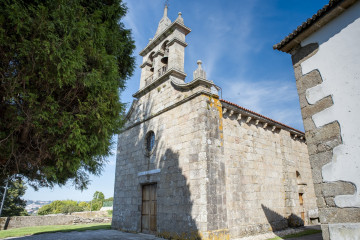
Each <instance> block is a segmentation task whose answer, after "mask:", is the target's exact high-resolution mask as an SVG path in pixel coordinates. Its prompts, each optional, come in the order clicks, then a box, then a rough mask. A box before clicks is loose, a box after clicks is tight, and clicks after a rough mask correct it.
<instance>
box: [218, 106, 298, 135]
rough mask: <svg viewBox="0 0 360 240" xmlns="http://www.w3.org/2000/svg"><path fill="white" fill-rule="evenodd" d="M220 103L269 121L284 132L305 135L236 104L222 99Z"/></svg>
mask: <svg viewBox="0 0 360 240" xmlns="http://www.w3.org/2000/svg"><path fill="white" fill-rule="evenodd" d="M220 101H221V102H223V103H227V104H229V105H232V106H234V107H236V108H239V109H241V110H242V111H245V112H247V113H250V114H251V115H255V116H257V117H259V118H262V119H265V120H268V121H270V122H271V123H274V124H275V125H278V126H280V127H281V128H284V129H286V130H288V131H290V132H292V133H295V134H299V135H302V136H304V135H305V133H304V132H302V131H300V130H297V129H295V128H292V127H290V126H288V125H286V124H283V123H281V122H278V121H275V120H273V119H271V118H268V117H266V116H264V115H261V114H259V113H256V112H254V111H251V110H249V109H246V108H244V107H241V106H239V105H237V104H235V103H232V102H229V101H226V100H224V99H220Z"/></svg>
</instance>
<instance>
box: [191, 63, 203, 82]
mask: <svg viewBox="0 0 360 240" xmlns="http://www.w3.org/2000/svg"><path fill="white" fill-rule="evenodd" d="M197 64H198V68H197V69H196V70H195V71H194V74H193V76H194V79H197V78H203V79H206V72H205V71H204V70H203V69H202V67H201V64H202V61H201V60H198V61H197Z"/></svg>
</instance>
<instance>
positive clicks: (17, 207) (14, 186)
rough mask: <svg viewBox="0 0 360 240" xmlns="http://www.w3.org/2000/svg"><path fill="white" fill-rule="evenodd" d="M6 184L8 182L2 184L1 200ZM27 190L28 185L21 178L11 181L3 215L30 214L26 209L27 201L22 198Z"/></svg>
mask: <svg viewBox="0 0 360 240" xmlns="http://www.w3.org/2000/svg"><path fill="white" fill-rule="evenodd" d="M5 185H6V184H3V183H2V184H1V186H2V187H1V188H0V201H2V199H3V194H4V188H5ZM25 191H26V186H25V185H24V183H23V182H22V181H21V180H19V179H17V180H13V181H11V182H9V185H8V189H7V192H6V195H5V201H4V208H3V211H2V213H1V217H10V216H24V215H28V214H27V212H26V210H25V206H26V201H25V200H23V199H22V198H21V197H22V196H23V195H24V194H25Z"/></svg>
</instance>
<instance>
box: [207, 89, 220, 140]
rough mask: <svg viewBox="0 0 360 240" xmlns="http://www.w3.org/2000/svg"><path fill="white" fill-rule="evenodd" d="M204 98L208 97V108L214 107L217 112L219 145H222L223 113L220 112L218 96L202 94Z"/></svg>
mask: <svg viewBox="0 0 360 240" xmlns="http://www.w3.org/2000/svg"><path fill="white" fill-rule="evenodd" d="M204 96H205V97H206V98H208V99H209V102H210V103H209V106H210V109H212V108H215V109H217V111H218V113H219V121H220V122H219V131H220V139H221V146H223V141H224V134H223V113H222V105H221V102H220V100H219V99H218V98H214V97H212V96H207V95H204Z"/></svg>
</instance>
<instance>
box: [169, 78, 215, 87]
mask: <svg viewBox="0 0 360 240" xmlns="http://www.w3.org/2000/svg"><path fill="white" fill-rule="evenodd" d="M171 83H172V84H174V85H175V86H176V87H178V88H181V89H192V88H195V87H196V86H199V85H205V86H209V87H211V86H215V84H214V83H213V82H212V81H209V80H206V79H203V78H197V79H194V80H192V81H191V82H188V83H185V82H180V81H177V79H176V78H171Z"/></svg>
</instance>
